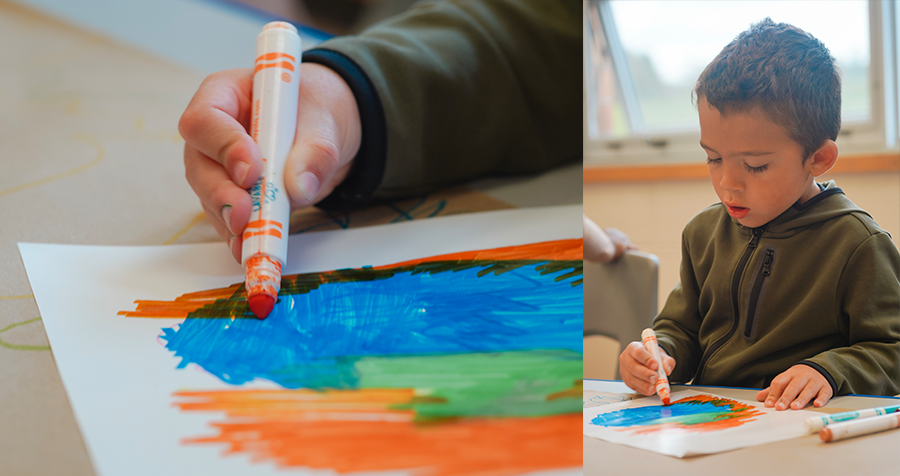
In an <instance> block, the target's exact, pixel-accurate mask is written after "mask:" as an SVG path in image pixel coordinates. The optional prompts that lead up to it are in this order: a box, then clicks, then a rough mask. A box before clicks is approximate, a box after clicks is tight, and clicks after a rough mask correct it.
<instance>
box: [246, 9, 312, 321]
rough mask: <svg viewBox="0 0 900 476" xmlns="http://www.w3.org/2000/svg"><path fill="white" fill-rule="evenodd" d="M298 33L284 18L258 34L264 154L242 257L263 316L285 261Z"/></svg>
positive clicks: (255, 125) (259, 138) (254, 305)
mask: <svg viewBox="0 0 900 476" xmlns="http://www.w3.org/2000/svg"><path fill="white" fill-rule="evenodd" d="M300 51H301V50H300V36H299V35H297V28H295V27H294V25H291V24H290V23H286V22H280V21H276V22H271V23H268V24H267V25H266V26H265V27H263V30H262V32H261V33H260V34H259V35H258V36H257V37H256V66H255V68H254V71H253V110H252V114H253V116H252V120H251V123H250V135H251V136H252V137H253V140H255V141H256V144H257V145H258V146H259V151H260V153H261V154H262V160H263V171H262V176H260V178H259V180H258V181H257V182H256V184H255V185H253V187H252V188H251V189H250V198H251V200H252V203H253V208H252V211H251V213H250V221H249V222H248V223H247V227H246V228H244V234H243V239H244V245H243V248H242V250H241V260H242V263H241V264H243V265H244V270H245V271H246V273H247V277H246V287H247V302H248V303H249V305H250V310H251V311H253V314H255V315H256V317H258V318H260V319H265V318H266V317H268V315H269V313H271V312H272V309H273V308H274V307H275V302H276V300H277V299H278V291H279V290H280V289H281V270H282V267H283V266H284V264H285V262H286V260H287V243H288V228H289V226H290V214H291V204H290V201H289V200H288V197H287V192H286V191H285V189H284V167H285V163H286V162H287V156H288V153H289V152H290V151H291V146H292V145H293V144H294V135H295V133H296V131H297V97H298V95H299V92H300Z"/></svg>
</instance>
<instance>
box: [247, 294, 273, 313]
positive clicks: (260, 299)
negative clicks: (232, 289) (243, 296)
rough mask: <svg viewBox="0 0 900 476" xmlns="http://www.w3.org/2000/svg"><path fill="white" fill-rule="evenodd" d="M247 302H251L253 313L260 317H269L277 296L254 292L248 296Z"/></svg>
mask: <svg viewBox="0 0 900 476" xmlns="http://www.w3.org/2000/svg"><path fill="white" fill-rule="evenodd" d="M247 302H248V303H249V304H250V310H251V311H253V314H254V315H255V316H256V317H258V318H260V319H265V318H267V317H269V314H270V313H271V312H272V309H273V308H274V307H275V298H274V297H272V296H269V295H268V294H254V295H253V296H250V297H249V298H247Z"/></svg>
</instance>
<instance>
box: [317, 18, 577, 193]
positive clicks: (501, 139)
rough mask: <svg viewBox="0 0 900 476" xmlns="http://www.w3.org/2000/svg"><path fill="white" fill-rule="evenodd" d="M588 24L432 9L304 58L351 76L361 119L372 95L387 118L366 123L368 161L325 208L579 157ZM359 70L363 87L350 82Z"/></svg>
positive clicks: (363, 157) (360, 162) (362, 158)
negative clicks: (377, 135)
mask: <svg viewBox="0 0 900 476" xmlns="http://www.w3.org/2000/svg"><path fill="white" fill-rule="evenodd" d="M580 12H581V7H580V6H579V4H577V3H576V2H547V1H512V0H482V1H472V0H459V1H445V2H428V3H422V4H420V5H417V6H413V7H412V8H411V9H410V10H409V11H408V12H406V13H405V14H402V15H399V16H397V17H395V18H392V19H390V20H388V21H386V22H384V23H381V24H379V25H376V26H374V27H372V28H370V29H368V30H366V31H365V32H364V33H363V34H361V35H358V36H348V37H343V38H336V39H334V40H329V41H327V42H325V43H323V44H321V45H319V46H318V47H317V48H315V49H313V50H310V51H309V52H306V53H304V61H315V62H321V63H323V64H325V65H326V66H328V67H330V68H332V69H334V70H336V71H337V72H338V73H339V74H341V75H342V76H344V79H345V80H347V81H348V83H349V84H350V85H351V88H352V89H354V94H356V95H357V102H358V103H359V104H360V108H361V113H363V112H364V111H362V109H363V107H364V106H365V105H366V104H367V103H368V102H369V100H370V99H371V95H373V94H374V96H375V100H376V101H377V102H378V103H380V104H379V105H380V109H381V110H382V111H381V112H380V115H381V117H380V118H379V117H374V116H378V114H375V115H374V116H373V117H366V114H364V113H363V114H361V115H362V116H363V117H362V120H363V143H364V146H363V147H362V148H361V149H360V155H359V156H358V157H357V158H356V159H355V161H354V164H353V168H352V169H351V171H350V174H349V175H348V177H347V179H346V180H345V181H344V184H342V185H341V186H340V187H338V188H337V189H336V190H335V192H334V193H333V194H332V195H331V196H330V197H328V198H327V199H326V200H325V201H324V202H322V203H320V206H323V207H325V208H338V207H345V206H350V205H354V204H357V203H361V202H365V201H367V200H368V199H370V198H371V197H374V198H394V197H399V196H403V195H410V194H416V193H421V192H425V191H429V190H434V189H437V188H440V187H445V186H447V185H450V184H454V183H458V182H461V181H466V180H470V179H472V178H475V177H478V176H483V175H485V174H510V173H532V172H537V171H541V170H545V169H547V168H550V167H552V166H554V165H558V164H560V163H562V162H564V161H565V160H572V159H576V158H578V157H581V156H582V150H581V149H582V138H581V114H580V112H581V95H580V94H579V89H580V88H578V82H580V81H581V68H578V67H573V66H574V65H578V64H580V63H581V61H582V58H581V55H582V32H581V20H580V18H581V17H580ZM354 68H357V69H358V71H357V72H359V71H361V72H363V73H364V74H363V76H364V78H363V79H362V80H359V75H358V74H357V75H356V77H357V79H356V80H355V79H354V78H353V74H350V75H349V76H347V75H345V73H344V72H343V71H345V70H353V69H354ZM351 73H352V71H351ZM354 82H356V83H357V84H356V85H354ZM366 88H370V89H371V91H369V92H368V93H366V92H365V91H362V90H364V89H366ZM364 96H369V97H368V99H367V98H366V97H364ZM374 109H375V110H377V109H378V108H377V107H376V108H374ZM377 121H383V123H382V124H381V126H378V125H376V126H373V123H374V122H377ZM372 131H383V132H381V133H382V134H384V139H385V140H383V141H374V146H376V147H381V148H383V149H384V150H383V151H382V152H380V153H379V152H378V151H373V150H370V149H371V147H368V146H366V144H367V143H370V141H369V139H370V138H368V137H367V134H371V133H372ZM378 161H381V163H380V164H379V163H378Z"/></svg>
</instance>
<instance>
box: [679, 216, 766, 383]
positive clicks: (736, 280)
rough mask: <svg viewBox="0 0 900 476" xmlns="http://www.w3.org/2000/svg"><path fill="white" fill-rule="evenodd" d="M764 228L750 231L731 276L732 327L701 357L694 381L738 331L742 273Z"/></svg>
mask: <svg viewBox="0 0 900 476" xmlns="http://www.w3.org/2000/svg"><path fill="white" fill-rule="evenodd" d="M762 233H763V229H762V227H760V228H754V229H753V230H751V231H750V242H749V243H747V248H746V249H745V250H744V254H743V255H741V259H740V261H738V265H737V267H736V268H735V269H734V276H733V277H732V278H731V308H732V310H733V313H734V319H733V322H732V323H731V329H730V330H729V331H728V333H727V334H725V335H724V336H722V337H721V338H719V340H717V341H715V342H713V344H712V345H711V346H709V349H708V350H707V351H706V352H704V353H703V358H701V359H700V365H699V366H697V373H695V374H694V382H698V383H699V382H701V380H700V378H701V377H702V376H703V371H704V370H706V363H707V361H709V358H710V357H711V356H712V355H713V354H715V353H716V351H717V350H719V348H720V347H722V346H723V345H725V343H726V342H728V340H729V339H731V336H733V335H734V333H735V332H736V331H737V328H738V321H739V320H740V315H741V314H740V311H741V309H740V303H739V302H738V294H739V293H740V290H741V289H740V284H741V275H742V274H744V268H746V267H747V261H748V260H749V259H750V255H752V254H753V251H754V250H755V249H756V245H757V244H758V243H759V237H760V235H762Z"/></svg>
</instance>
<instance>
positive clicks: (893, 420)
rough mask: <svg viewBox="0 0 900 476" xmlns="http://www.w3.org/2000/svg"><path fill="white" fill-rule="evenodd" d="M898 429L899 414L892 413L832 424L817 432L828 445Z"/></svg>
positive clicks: (899, 424)
mask: <svg viewBox="0 0 900 476" xmlns="http://www.w3.org/2000/svg"><path fill="white" fill-rule="evenodd" d="M897 427H900V413H897V412H894V413H889V414H887V415H879V416H874V417H869V418H859V419H856V420H850V421H845V422H843V423H832V424H830V425H826V426H825V428H822V429H821V430H819V438H821V439H822V441H824V442H826V443H828V442H831V441H840V440H843V439H846V438H853V437H854V436H862V435H868V434H870V433H878V432H879V431H885V430H892V429H894V428H897Z"/></svg>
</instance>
